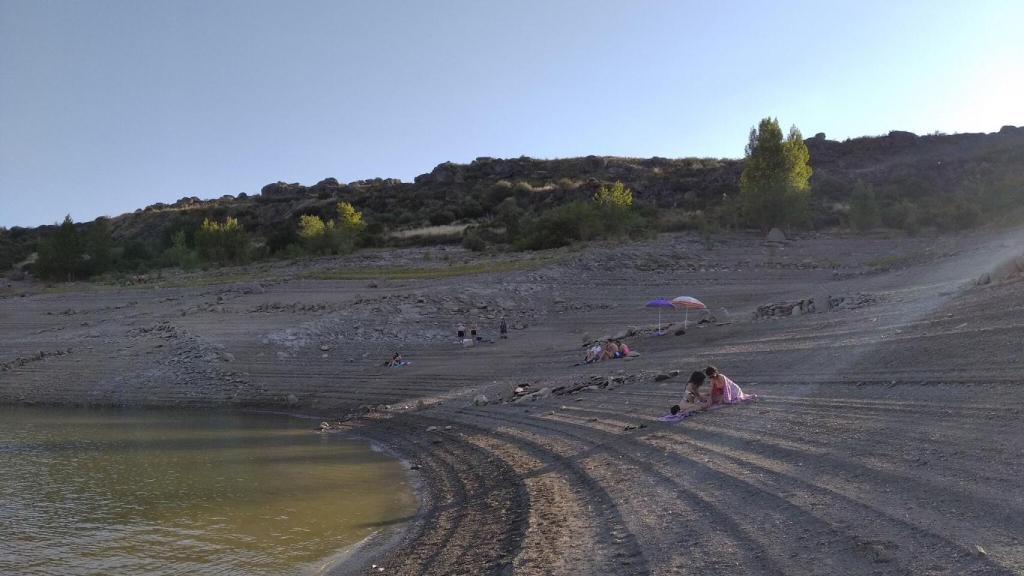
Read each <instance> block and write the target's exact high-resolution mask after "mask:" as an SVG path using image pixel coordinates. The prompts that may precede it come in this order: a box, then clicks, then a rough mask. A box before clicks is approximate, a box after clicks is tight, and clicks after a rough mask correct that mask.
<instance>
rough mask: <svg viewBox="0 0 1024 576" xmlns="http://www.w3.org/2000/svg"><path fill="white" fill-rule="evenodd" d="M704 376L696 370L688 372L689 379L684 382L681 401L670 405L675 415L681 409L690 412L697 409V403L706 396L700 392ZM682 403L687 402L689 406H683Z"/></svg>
mask: <svg viewBox="0 0 1024 576" xmlns="http://www.w3.org/2000/svg"><path fill="white" fill-rule="evenodd" d="M704 380H705V376H704V373H703V372H700V371H697V372H693V373H692V374H690V380H689V381H687V382H686V392H685V394H684V396H683V401H682V402H680V403H679V404H676V405H675V406H673V407H672V409H671V410H670V412H671V413H672V414H673V415H675V414H678V413H679V412H681V411H686V412H692V411H694V410H696V409H697V406H696V405H697V403H698V402H700V401H703V400H704V399H705V398H706V397H705V396H704V395H703V394H701V393H700V385H701V384H703V383H704ZM682 404H689V405H690V407H689V408H684V407H683V406H681V405H682Z"/></svg>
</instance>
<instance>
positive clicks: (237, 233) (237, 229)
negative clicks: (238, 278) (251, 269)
mask: <svg viewBox="0 0 1024 576" xmlns="http://www.w3.org/2000/svg"><path fill="white" fill-rule="evenodd" d="M195 241H196V251H197V252H198V253H199V257H200V258H202V259H203V260H205V261H208V262H216V263H218V264H240V263H243V262H245V261H246V260H247V259H248V257H249V236H248V235H247V234H246V232H245V229H244V228H242V225H241V224H239V222H238V219H237V218H231V217H230V216H229V217H227V218H225V219H224V222H217V221H216V220H210V219H209V218H205V219H203V224H202V226H200V227H199V230H198V231H196V240H195Z"/></svg>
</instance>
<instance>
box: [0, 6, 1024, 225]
mask: <svg viewBox="0 0 1024 576" xmlns="http://www.w3.org/2000/svg"><path fill="white" fill-rule="evenodd" d="M1021 22H1024V2H1021V1H1019V0H1005V1H996V0H991V1H973V2H968V1H964V2H943V1H941V0H929V1H916V0H907V1H902V2H891V1H885V2H881V1H873V0H858V1H849V2H845V1H840V0H835V1H828V2H820V1H786V0H779V1H774V2H761V1H750V2H743V1H733V2H684V1H674V2H673V1H667V0H664V1H644V0H629V1H627V0H620V1H605V0H565V1H559V0H541V1H534V0H522V1H516V2H486V1H483V0H479V1H471V0H458V1H457V0H449V1H445V0H438V1H429V2H428V1H422V2H409V1H392V0H365V1H362V2H351V1H350V2H345V1H339V0H323V1H320V0H309V1H300V0H290V1H284V0H281V1H267V0H174V1H171V0H145V1H140V0H88V1H85V0H60V1H55V0H0V226H14V225H20V226H35V225H39V224H48V223H53V222H56V221H58V220H60V219H62V218H63V217H64V215H65V214H68V213H70V214H71V215H72V217H73V218H74V219H75V220H76V221H81V220H91V219H93V218H95V217H97V216H100V215H116V214H120V213H122V212H127V211H131V210H134V209H136V208H141V207H144V206H146V205H149V204H152V203H155V202H174V201H175V200H177V199H179V198H181V197H183V196H198V197H200V198H216V197H219V196H221V195H224V194H238V193H240V192H246V193H249V194H253V193H257V192H259V190H260V188H261V187H262V186H263V185H264V184H267V183H269V182H276V181H278V180H283V181H286V182H301V183H303V184H313V183H315V182H317V181H319V180H321V179H323V178H326V177H335V178H337V179H338V180H339V181H342V182H348V181H352V180H359V179H365V178H373V177H385V178H387V177H396V178H401V179H402V180H405V181H411V180H412V179H413V178H414V177H415V176H416V175H417V174H422V173H425V172H429V171H430V170H431V169H432V168H433V167H434V166H435V165H437V164H439V163H441V162H445V161H453V162H469V161H472V160H473V159H474V158H476V157H479V156H492V157H517V156H521V155H526V156H532V157H537V158H557V157H569V156H585V155H588V154H598V155H617V156H635V157H648V156H663V157H684V156H698V157H728V158H738V157H741V156H742V155H743V147H744V145H745V143H746V140H747V132H748V131H749V129H750V127H751V126H752V125H754V124H756V123H757V121H758V120H759V119H760V118H763V117H765V116H774V117H777V118H778V119H779V121H780V122H781V123H782V124H783V126H789V125H794V124H795V125H796V126H798V127H799V128H800V129H801V130H802V131H803V133H804V134H805V136H811V135H813V134H815V133H818V132H824V133H826V134H827V136H828V137H829V138H832V139H839V140H841V139H845V138H850V137H856V136H862V135H878V134H885V133H887V132H889V131H890V130H910V131H913V132H917V133H919V134H925V133H932V132H935V131H941V132H947V133H954V132H994V131H997V130H999V128H1000V127H1001V126H1003V125H1008V124H1009V125H1024V34H1022V33H1021V32H1020V23H1021Z"/></svg>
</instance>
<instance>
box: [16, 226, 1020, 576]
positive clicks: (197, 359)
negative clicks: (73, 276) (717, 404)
mask: <svg viewBox="0 0 1024 576" xmlns="http://www.w3.org/2000/svg"><path fill="white" fill-rule="evenodd" d="M1021 238H1022V233H1021V231H1011V232H1006V231H1000V232H985V233H978V234H973V235H969V236H961V237H955V238H954V237H945V238H934V237H921V238H912V239H902V240H900V239H887V238H882V237H878V238H863V237H836V236H814V237H806V238H800V239H797V240H795V241H792V242H789V243H787V244H784V245H779V246H766V245H764V244H763V243H762V242H761V241H760V239H759V238H755V237H753V236H743V235H737V236H731V237H725V238H722V239H720V240H719V241H718V242H717V244H716V245H715V246H714V247H713V248H712V249H707V247H705V246H704V245H703V243H701V242H700V241H699V239H697V238H695V237H690V236H686V235H678V236H662V237H660V238H658V239H657V240H654V241H650V242H646V243H642V244H629V245H625V246H621V247H615V246H590V247H587V248H586V249H584V250H581V251H575V252H562V253H558V254H556V255H554V256H555V258H554V259H553V260H548V261H543V262H532V261H526V262H521V263H518V264H516V265H506V264H502V265H501V266H500V267H499V269H500V270H504V271H502V272H494V273H484V274H474V275H468V276H447V275H446V274H442V273H438V274H436V275H431V274H429V273H426V272H421V273H418V274H417V275H416V276H417V277H415V278H411V277H409V276H408V275H406V276H402V275H396V274H395V273H394V270H396V269H397V268H396V266H402V267H404V268H405V269H408V268H409V267H414V268H415V269H417V270H421V271H422V270H427V271H429V270H432V269H438V270H444V269H445V268H451V267H457V266H464V265H468V264H474V265H475V264H479V262H480V257H478V256H475V255H472V254H469V253H466V252H463V251H461V250H458V249H449V250H443V251H442V250H438V249H431V250H424V249H417V250H403V251H396V252H391V253H384V252H381V253H377V252H370V253H361V254H357V255H354V256H351V257H348V258H345V259H336V260H322V261H312V262H305V263H299V264H289V263H280V264H274V265H262V266H260V267H252V268H246V269H239V270H231V271H219V272H217V273H208V274H196V275H174V276H171V275H168V276H167V277H165V278H163V279H161V280H160V281H154V282H152V283H150V284H147V285H143V286H136V287H111V286H95V285H88V286H82V285H79V286H70V287H56V288H52V289H47V288H45V287H42V286H39V285H34V284H28V283H6V284H4V283H0V363H2V364H0V402H5V403H60V404H83V405H87V404H125V405H154V406H179V407H218V408H222V407H256V408H264V409H274V410H284V411H289V412H294V413H303V414H310V415H327V416H329V417H330V419H331V420H332V421H341V420H344V423H343V424H341V425H340V426H339V427H340V428H341V429H343V430H346V431H349V432H352V433H356V434H359V435H361V436H364V437H367V438H370V439H372V440H374V441H377V442H380V443H381V444H383V445H386V446H388V447H389V449H391V450H394V451H395V452H396V453H397V454H400V455H401V456H402V457H403V458H404V459H406V460H407V461H408V462H410V463H411V464H410V465H411V466H412V467H413V468H415V470H414V471H413V473H414V474H416V475H417V476H418V477H419V479H420V482H421V486H422V494H423V507H422V513H421V516H420V517H419V519H418V520H417V521H415V522H413V523H412V524H411V526H410V527H409V529H408V530H406V531H404V532H402V533H401V534H400V535H399V536H396V537H395V540H394V541H391V542H390V544H392V545H388V546H383V547H380V546H375V547H369V548H368V549H367V550H368V551H370V552H369V553H366V554H360V555H357V557H358V561H357V562H355V563H353V562H349V563H345V564H344V566H343V569H339V570H341V572H344V573H356V574H365V573H368V571H369V566H370V565H371V564H378V565H380V566H382V567H383V568H384V569H385V573H388V574H506V573H508V574H709V573H710V574H936V575H937V574H951V575H952V574H1021V573H1024V541H1022V539H1024V497H1022V496H1021V495H1022V494H1024V418H1022V408H1024V402H1022V400H1024V388H1022V387H1021V384H1022V380H1024V376H1022V375H1024V369H1022V368H1024V281H1020V280H1012V281H1008V282H994V283H991V284H987V285H982V286H977V285H975V282H974V280H975V279H976V278H978V277H979V276H980V275H981V274H982V273H984V272H986V271H990V270H992V269H994V268H996V267H997V265H998V264H999V263H1000V262H1003V261H1005V260H1006V259H1007V258H1009V257H1010V256H1012V255H1014V254H1018V253H1020V251H1021V249H1022V248H1024V244H1022V243H1021ZM346 270H348V271H351V270H359V271H360V273H359V274H358V275H357V274H349V275H348V276H347V277H349V278H354V277H357V276H358V277H359V279H343V278H345V277H346V274H345V271H346ZM367 270H369V271H371V272H372V271H374V270H379V271H380V274H379V277H378V276H376V275H375V274H372V273H371V274H369V275H368V276H370V277H371V278H369V279H368V278H366V277H364V276H366V274H364V273H365V272H366V271H367ZM474 271H476V270H475V269H474ZM332 276H333V277H335V278H342V279H335V280H330V279H323V278H326V277H332ZM431 276H433V277H431ZM211 280H214V281H218V282H219V283H211ZM678 295H690V296H696V297H698V298H700V299H701V300H703V301H704V302H706V303H707V304H708V305H709V306H710V307H711V308H712V311H713V312H714V314H715V317H716V318H715V320H716V322H714V323H710V324H706V325H703V326H695V325H693V324H691V325H690V326H689V330H688V331H687V332H686V334H685V335H679V336H675V335H672V334H674V332H675V330H676V329H677V328H679V327H680V323H681V321H682V318H681V317H679V316H678V315H675V316H674V317H672V318H670V320H671V321H673V322H674V324H673V326H672V327H671V328H670V329H669V335H665V336H653V335H649V334H646V333H642V334H640V335H638V336H633V337H630V338H628V340H627V341H628V342H629V343H630V345H631V346H632V347H633V348H634V349H635V350H637V351H639V352H640V353H641V356H640V357H639V358H637V359H634V360H629V361H622V360H619V361H611V362H605V363H600V364H595V365H584V366H578V365H576V364H577V363H578V362H579V360H580V359H581V358H582V355H583V348H582V344H583V342H584V340H586V339H588V338H597V337H601V336H604V335H612V334H616V333H620V332H623V331H625V330H626V329H627V328H629V327H640V328H643V327H644V326H649V325H651V324H653V323H654V322H655V320H656V314H655V313H653V312H651V311H648V310H645V309H643V308H642V304H643V302H645V301H646V300H648V299H651V298H655V297H669V298H671V297H673V296H678ZM809 298H813V299H814V301H815V306H814V312H813V313H805V314H801V313H799V307H797V308H796V310H797V312H796V313H795V314H794V315H791V316H783V317H778V318H774V319H757V320H755V319H754V312H755V310H757V308H758V307H759V306H763V305H767V304H777V303H789V304H793V303H796V302H799V301H800V300H806V299H809ZM830 300H831V301H832V303H833V306H832V307H831V310H830V309H829V306H828V302H829V301H830ZM806 308H807V307H806V306H805V310H806ZM777 309H778V308H776V310H777ZM501 315H506V316H508V318H509V321H510V324H512V325H513V327H514V329H513V330H512V331H511V332H512V333H511V337H510V339H509V340H507V341H497V342H496V343H493V344H490V343H485V344H482V345H479V346H476V347H472V348H463V347H461V346H459V345H457V344H455V343H454V334H453V331H454V326H455V324H456V323H457V322H459V321H467V322H472V321H476V322H477V323H478V324H479V325H480V328H481V332H482V334H483V335H484V336H485V337H486V338H488V339H493V338H495V336H496V334H495V329H496V325H497V319H498V318H499V317H500V316H501ZM691 319H696V318H691ZM395 350H399V351H401V352H402V353H403V354H404V355H405V357H406V358H407V359H408V360H411V361H412V364H411V365H409V366H406V367H403V368H397V369H389V368H385V367H383V366H382V365H381V364H382V362H383V361H384V360H385V359H386V358H387V357H388V356H389V355H390V353H391V352H392V351H395ZM707 364H714V365H717V366H719V367H720V368H721V369H722V370H723V371H724V372H725V373H726V374H728V375H729V376H730V377H732V378H733V379H734V380H736V381H737V382H738V383H740V384H741V385H742V386H743V387H744V389H745V390H746V391H747V392H753V393H757V394H759V395H760V399H759V400H758V401H757V402H756V403H754V404H749V405H743V406H735V407H729V408H726V409H722V410H718V411H714V412H711V413H708V414H701V415H698V416H695V417H693V418H690V419H687V420H684V421H683V422H680V423H676V424H665V423H661V422H658V421H656V417H657V416H659V415H661V414H663V413H664V412H665V411H666V410H667V407H668V406H669V405H671V404H673V403H675V402H677V401H678V399H679V396H680V395H681V393H682V387H683V380H684V377H683V376H676V377H670V378H668V379H662V380H659V379H657V378H656V377H657V376H658V375H659V374H663V375H666V376H668V375H670V374H671V371H672V370H679V371H681V372H682V374H684V375H685V374H686V373H688V372H689V371H691V370H694V369H697V368H701V367H703V366H705V365H707ZM524 384H529V386H530V389H531V390H534V391H537V390H541V389H542V388H547V389H548V390H549V391H550V394H548V393H540V394H537V395H535V396H533V397H530V398H528V399H526V400H521V401H518V402H510V400H511V399H512V397H513V394H512V390H513V388H515V387H516V386H521V385H524ZM480 394H483V395H485V396H486V397H487V400H488V402H487V403H486V405H477V404H479V403H474V401H473V400H474V398H476V397H477V396H478V395H480Z"/></svg>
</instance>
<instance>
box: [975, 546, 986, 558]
mask: <svg viewBox="0 0 1024 576" xmlns="http://www.w3.org/2000/svg"><path fill="white" fill-rule="evenodd" d="M974 551H975V552H976V553H977V554H978V556H988V552H986V551H985V549H984V548H982V547H981V546H979V545H977V544H975V545H974Z"/></svg>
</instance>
